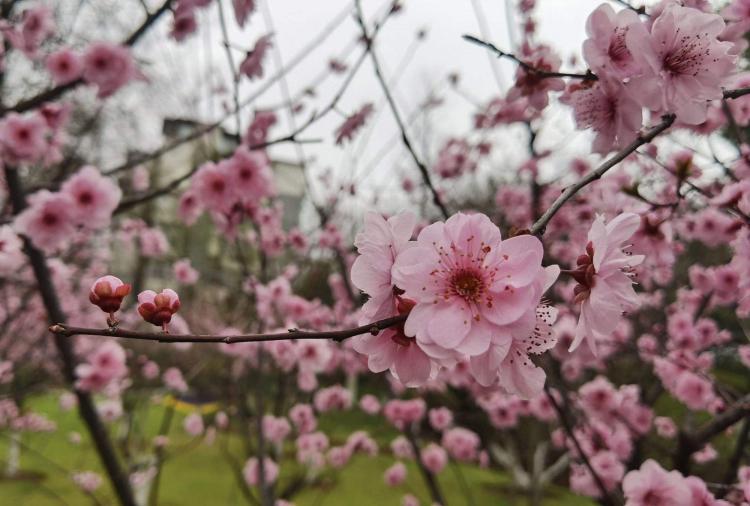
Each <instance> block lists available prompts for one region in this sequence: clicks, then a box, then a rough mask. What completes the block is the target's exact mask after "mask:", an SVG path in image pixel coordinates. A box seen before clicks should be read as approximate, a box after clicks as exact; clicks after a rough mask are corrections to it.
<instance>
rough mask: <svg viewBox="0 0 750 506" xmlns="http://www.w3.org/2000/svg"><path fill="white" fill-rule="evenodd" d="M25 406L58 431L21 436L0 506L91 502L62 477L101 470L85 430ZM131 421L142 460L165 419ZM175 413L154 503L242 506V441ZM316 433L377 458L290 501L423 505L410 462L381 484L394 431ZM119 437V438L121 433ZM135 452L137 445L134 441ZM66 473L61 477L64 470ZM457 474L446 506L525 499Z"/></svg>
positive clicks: (151, 412)
mask: <svg viewBox="0 0 750 506" xmlns="http://www.w3.org/2000/svg"><path fill="white" fill-rule="evenodd" d="M29 406H30V407H32V408H33V409H34V410H35V411H37V412H40V413H44V414H46V415H47V416H48V417H49V418H51V419H52V420H55V422H56V423H57V425H58V431H57V432H53V433H49V434H24V435H23V439H22V442H23V444H24V446H25V448H23V449H22V452H21V470H22V474H23V475H24V476H25V478H26V479H14V480H0V503H1V504H3V505H5V504H8V505H14V506H26V505H29V506H48V505H49V506H58V505H63V504H67V505H76V506H77V505H88V504H96V502H95V501H94V500H93V499H92V498H91V497H88V496H87V495H85V494H84V493H82V492H81V491H80V490H79V489H78V488H77V487H76V485H74V484H73V482H72V481H71V480H70V477H69V472H70V471H75V470H78V471H80V470H93V471H97V472H100V466H99V462H98V459H97V456H96V454H95V453H94V451H93V449H92V447H91V443H90V441H89V440H88V438H87V436H86V434H85V430H84V429H83V427H82V426H81V424H80V421H79V420H78V416H77V414H76V413H75V411H73V412H67V413H66V412H62V411H61V410H60V409H59V408H58V406H57V397H56V396H55V395H47V396H41V397H38V398H35V399H33V400H32V401H31V402H30V403H29ZM137 413H138V416H137V417H136V419H137V420H139V421H141V423H142V426H141V427H138V430H137V431H135V432H138V433H141V434H142V435H143V436H142V441H141V442H142V447H143V451H142V455H141V456H140V460H141V461H143V459H145V458H146V457H147V456H148V454H149V451H148V450H147V449H148V446H149V445H148V443H147V442H148V441H150V440H151V438H152V437H153V436H154V435H156V434H157V433H158V427H159V426H160V424H161V421H162V417H163V414H164V408H163V407H162V406H160V405H156V404H153V405H149V406H143V405H142V406H139V407H138V408H137ZM182 416H183V415H182V414H177V415H176V416H175V418H174V420H173V421H172V425H171V431H170V433H169V436H170V445H169V448H170V452H171V456H170V458H169V459H168V460H167V461H166V462H165V464H164V466H163V470H162V477H161V487H160V493H159V504H160V505H161V506H191V505H200V506H204V505H211V506H215V505H216V506H219V505H243V504H247V502H246V501H245V499H244V498H243V496H242V494H241V493H240V490H239V488H238V486H237V484H236V481H235V480H236V476H235V475H234V473H233V471H232V467H231V466H230V465H229V464H228V461H227V459H226V458H225V456H224V452H223V451H222V447H224V448H227V449H228V450H229V451H230V452H231V453H232V454H233V455H234V456H235V457H236V458H237V460H238V461H240V462H242V461H244V458H241V457H240V456H241V455H242V454H243V452H242V442H241V440H240V438H239V437H238V436H237V435H230V436H226V435H224V436H220V437H219V438H217V440H216V442H214V443H213V444H212V445H208V444H205V443H202V442H201V443H200V444H198V442H197V441H194V440H192V439H191V438H190V437H189V436H187V435H186V434H185V433H184V431H183V430H182V428H181V424H182ZM320 428H321V429H323V430H325V432H326V433H327V434H328V435H329V437H330V438H331V444H332V445H337V444H342V443H343V441H345V439H346V437H347V436H348V435H349V434H350V433H351V432H352V431H353V430H357V429H364V430H367V431H368V432H369V433H370V435H371V436H372V437H373V438H375V439H376V440H377V441H378V443H379V445H380V447H381V454H380V455H378V456H376V457H368V456H364V455H356V456H355V457H354V458H353V459H352V460H351V461H350V463H349V464H348V465H347V466H346V467H345V468H344V469H342V470H338V471H333V470H327V471H326V472H325V473H324V474H323V475H321V476H320V479H319V480H318V482H317V483H316V485H315V486H313V487H307V488H305V489H304V490H303V491H302V492H300V493H299V494H297V495H295V496H294V498H293V501H294V503H295V504H296V505H298V506H313V505H314V506H344V505H347V506H348V505H352V504H356V505H358V506H360V505H361V506H368V505H373V506H375V505H378V506H379V505H390V504H394V505H398V504H400V502H401V498H402V497H403V495H404V494H406V493H411V494H414V495H415V496H417V497H418V498H419V499H420V500H421V501H422V503H423V504H429V503H430V501H428V497H429V496H428V494H427V491H426V489H425V487H424V485H423V483H422V480H421V477H420V476H419V472H418V470H417V468H416V467H415V466H414V464H413V463H411V462H407V463H406V465H407V469H408V477H407V481H406V483H404V484H403V485H401V486H399V487H395V488H390V487H387V486H386V485H385V484H384V482H383V472H384V471H385V469H387V468H388V467H389V466H391V465H392V464H393V462H394V460H393V458H392V457H391V456H390V455H388V454H387V452H388V443H389V442H390V440H391V439H392V438H393V437H394V436H395V435H396V433H395V431H394V430H393V429H392V428H391V427H390V426H389V425H388V424H386V423H385V422H384V420H382V419H381V418H378V417H369V416H367V415H365V414H363V413H361V412H358V411H349V412H343V413H335V414H330V415H327V416H324V417H322V418H321V420H320ZM73 431H75V432H78V433H79V434H81V436H82V442H81V443H80V444H78V445H76V444H73V443H71V442H70V441H69V440H68V434H69V433H70V432H73ZM117 432H118V431H117V430H116V429H113V430H112V436H113V439H114V440H115V441H118V433H117ZM0 434H1V435H3V436H4V437H0V461H3V460H4V459H5V456H6V454H7V447H8V439H7V434H6V433H0ZM120 435H121V434H120ZM135 442H136V444H135V445H131V447H133V446H135V447H136V448H137V447H138V446H139V444H138V443H139V441H138V440H136V441H135ZM285 451H286V452H287V453H290V454H289V455H288V456H287V457H286V458H285V459H284V460H283V461H282V465H281V467H282V472H281V477H280V480H279V487H280V488H284V487H285V486H286V485H287V484H288V483H290V481H291V480H292V479H293V477H295V476H298V475H300V474H301V473H302V472H303V470H302V469H301V468H300V467H299V466H297V465H296V463H294V457H293V454H291V452H292V451H293V449H292V447H291V446H288V447H287V448H286V449H285ZM138 460H139V456H138V455H133V456H131V462H132V461H135V462H138ZM66 470H67V472H66ZM460 474H461V475H463V477H464V479H465V480H466V483H467V486H462V485H461V481H460V475H459V474H458V473H457V470H456V469H455V468H453V467H451V466H448V467H446V469H445V470H444V471H443V472H442V473H441V474H440V475H439V476H438V479H439V483H440V487H441V489H442V491H443V493H444V495H445V499H446V502H447V503H448V504H450V505H464V504H471V503H470V502H469V501H467V499H466V495H467V493H466V490H467V489H468V490H469V493H470V494H471V496H472V497H473V501H474V502H473V503H474V504H476V505H477V506H479V505H490V504H491V505H493V506H504V505H525V504H527V501H526V498H525V497H523V496H522V495H518V493H517V492H516V491H515V490H514V489H513V486H512V483H511V482H510V480H509V478H508V477H507V475H505V474H503V473H501V472H499V471H497V470H495V469H492V470H489V469H480V468H478V467H476V466H464V465H462V466H460ZM96 499H97V501H98V502H99V503H100V504H105V505H109V504H115V500H114V496H113V494H112V491H111V489H110V487H109V484H108V483H106V482H105V483H104V484H103V485H102V486H101V487H100V488H99V489H98V490H97V491H96ZM543 504H544V505H545V506H573V505H584V504H591V503H590V502H588V501H586V500H584V499H583V498H581V497H578V496H574V495H572V494H570V493H569V492H567V491H566V490H564V489H562V488H559V487H550V490H549V491H548V495H547V497H545V500H544V503H543Z"/></svg>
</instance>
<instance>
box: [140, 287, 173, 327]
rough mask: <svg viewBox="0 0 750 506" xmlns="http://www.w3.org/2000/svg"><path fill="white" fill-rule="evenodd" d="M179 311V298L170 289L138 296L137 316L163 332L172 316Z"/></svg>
mask: <svg viewBox="0 0 750 506" xmlns="http://www.w3.org/2000/svg"><path fill="white" fill-rule="evenodd" d="M179 309H180V297H179V296H178V295H177V293H176V292H175V291H174V290H172V289H170V288H165V289H164V290H162V291H161V293H158V294H157V293H156V292H154V291H153V290H145V291H143V292H141V293H139V294H138V314H140V315H141V317H142V318H143V319H144V320H146V321H147V322H149V323H151V324H152V325H156V326H157V327H162V328H163V330H164V331H165V332H166V331H167V325H168V324H169V322H170V321H171V320H172V315H173V314H175V313H176V312H177V311H178V310H179Z"/></svg>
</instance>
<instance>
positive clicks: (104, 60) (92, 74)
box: [83, 42, 137, 98]
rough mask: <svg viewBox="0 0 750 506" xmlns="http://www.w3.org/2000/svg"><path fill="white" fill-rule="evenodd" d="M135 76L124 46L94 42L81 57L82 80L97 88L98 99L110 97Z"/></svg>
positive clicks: (130, 59)
mask: <svg viewBox="0 0 750 506" xmlns="http://www.w3.org/2000/svg"><path fill="white" fill-rule="evenodd" d="M136 75H137V69H136V67H135V64H134V63H133V57H132V56H131V54H130V50H129V49H128V48H126V47H124V46H119V45H116V44H111V43H109V42H95V43H93V44H91V45H90V46H89V47H88V48H87V49H86V52H85V53H84V55H83V79H84V80H85V81H86V82H87V83H91V84H95V85H96V86H97V87H98V89H99V92H98V96H99V98H106V97H108V96H110V95H112V94H113V93H114V92H116V91H117V90H119V89H120V88H121V87H122V86H124V85H125V84H126V83H127V82H128V81H130V80H132V79H133V78H135V77H136Z"/></svg>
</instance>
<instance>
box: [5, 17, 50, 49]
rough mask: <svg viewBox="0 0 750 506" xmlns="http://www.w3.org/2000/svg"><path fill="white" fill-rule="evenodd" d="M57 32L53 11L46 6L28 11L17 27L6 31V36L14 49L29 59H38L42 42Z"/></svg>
mask: <svg viewBox="0 0 750 506" xmlns="http://www.w3.org/2000/svg"><path fill="white" fill-rule="evenodd" d="M54 31H55V20H54V19H53V13H52V10H51V9H50V8H49V7H47V6H44V5H38V6H35V7H33V8H31V9H26V10H25V11H23V13H22V15H21V20H20V22H19V23H18V25H17V26H15V27H13V29H10V30H8V31H6V33H5V35H6V37H7V38H8V41H9V42H10V43H11V45H12V46H13V47H15V48H16V49H18V50H19V51H21V52H23V53H24V54H25V55H26V56H27V57H28V58H32V59H34V58H36V57H37V51H38V50H39V46H41V44H42V42H44V41H45V39H47V37H49V36H50V35H52V34H53V33H54Z"/></svg>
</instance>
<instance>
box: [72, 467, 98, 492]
mask: <svg viewBox="0 0 750 506" xmlns="http://www.w3.org/2000/svg"><path fill="white" fill-rule="evenodd" d="M72 479H73V483H75V484H76V485H77V486H78V487H80V489H81V490H83V491H84V492H86V493H88V494H90V493H92V492H94V491H95V490H96V489H98V488H99V487H100V486H101V484H102V477H101V476H100V475H99V474H98V473H95V472H93V471H81V472H77V473H73V476H72Z"/></svg>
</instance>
